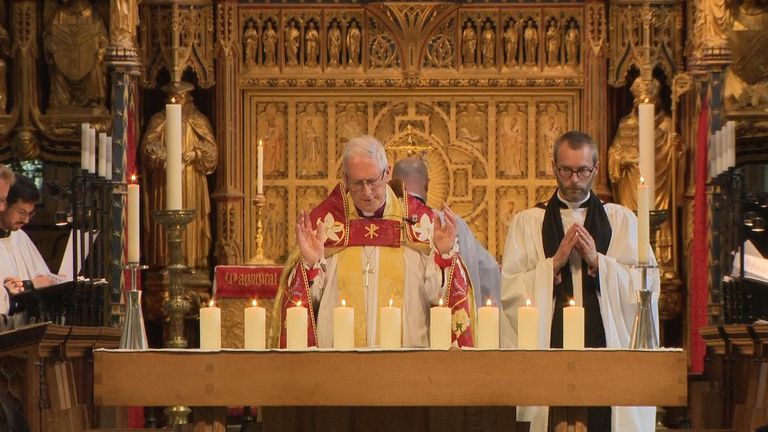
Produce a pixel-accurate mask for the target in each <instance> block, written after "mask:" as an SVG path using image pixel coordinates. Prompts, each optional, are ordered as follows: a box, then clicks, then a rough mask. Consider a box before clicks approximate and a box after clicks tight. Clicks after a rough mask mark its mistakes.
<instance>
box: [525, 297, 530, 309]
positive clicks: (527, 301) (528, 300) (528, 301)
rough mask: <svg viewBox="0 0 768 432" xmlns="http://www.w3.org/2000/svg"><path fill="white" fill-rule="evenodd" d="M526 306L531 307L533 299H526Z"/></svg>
mask: <svg viewBox="0 0 768 432" xmlns="http://www.w3.org/2000/svg"><path fill="white" fill-rule="evenodd" d="M525 305H526V306H527V307H531V299H525Z"/></svg>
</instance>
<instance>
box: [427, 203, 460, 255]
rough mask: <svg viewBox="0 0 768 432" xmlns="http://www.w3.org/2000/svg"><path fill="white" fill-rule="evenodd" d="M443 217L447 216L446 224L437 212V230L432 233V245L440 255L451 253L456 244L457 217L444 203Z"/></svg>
mask: <svg viewBox="0 0 768 432" xmlns="http://www.w3.org/2000/svg"><path fill="white" fill-rule="evenodd" d="M443 215H444V216H445V223H443V221H442V218H441V217H440V215H439V214H437V212H435V230H434V232H433V233H432V243H433V244H434V245H435V249H437V252H438V253H440V255H445V254H447V253H448V252H450V251H451V249H453V245H454V243H455V242H456V226H457V223H456V215H455V214H454V213H453V211H451V209H450V208H448V206H447V205H446V204H445V203H443Z"/></svg>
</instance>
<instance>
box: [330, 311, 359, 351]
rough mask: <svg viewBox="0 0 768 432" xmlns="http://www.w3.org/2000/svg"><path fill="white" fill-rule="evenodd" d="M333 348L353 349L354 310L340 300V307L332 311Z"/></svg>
mask: <svg viewBox="0 0 768 432" xmlns="http://www.w3.org/2000/svg"><path fill="white" fill-rule="evenodd" d="M333 347H334V348H335V349H339V350H348V349H353V348H354V347H355V309H354V308H351V307H347V301H346V300H345V299H341V306H338V307H336V308H334V309H333Z"/></svg>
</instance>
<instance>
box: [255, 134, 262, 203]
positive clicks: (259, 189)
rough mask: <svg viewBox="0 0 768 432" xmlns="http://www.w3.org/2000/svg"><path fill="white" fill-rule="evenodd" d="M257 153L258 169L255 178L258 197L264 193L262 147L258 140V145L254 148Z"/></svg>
mask: <svg viewBox="0 0 768 432" xmlns="http://www.w3.org/2000/svg"><path fill="white" fill-rule="evenodd" d="M256 149H257V152H258V159H259V161H258V162H259V163H258V168H257V172H258V174H257V176H256V193H258V194H259V195H261V194H263V193H264V145H263V144H262V142H261V140H259V145H258V146H257V147H256Z"/></svg>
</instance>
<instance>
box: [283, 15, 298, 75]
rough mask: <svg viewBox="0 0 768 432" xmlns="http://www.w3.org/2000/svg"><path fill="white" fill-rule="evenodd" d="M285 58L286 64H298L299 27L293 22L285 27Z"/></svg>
mask: <svg viewBox="0 0 768 432" xmlns="http://www.w3.org/2000/svg"><path fill="white" fill-rule="evenodd" d="M285 58H286V60H285V63H286V64H287V65H288V66H296V65H298V64H299V29H297V28H296V24H295V23H294V22H291V23H290V24H288V27H286V28H285Z"/></svg>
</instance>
